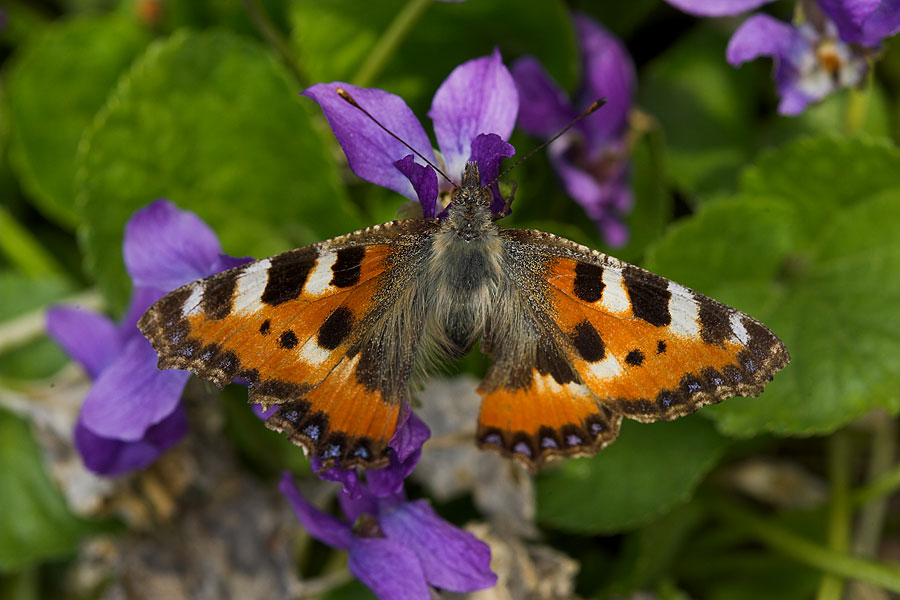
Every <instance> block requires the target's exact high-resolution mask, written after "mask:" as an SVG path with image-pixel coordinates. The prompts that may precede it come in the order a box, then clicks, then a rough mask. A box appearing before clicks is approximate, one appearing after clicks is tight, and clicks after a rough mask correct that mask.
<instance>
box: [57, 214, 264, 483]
mask: <svg viewBox="0 0 900 600" xmlns="http://www.w3.org/2000/svg"><path fill="white" fill-rule="evenodd" d="M123 254H124V258H125V266H126V268H127V270H128V273H129V275H130V276H131V279H132V281H133V283H134V292H133V294H132V298H131V302H130V304H129V306H128V310H127V311H126V314H125V316H124V318H123V319H122V321H121V322H120V323H119V324H118V325H116V324H114V323H113V322H112V321H110V320H109V319H107V318H106V317H105V316H103V315H99V314H96V313H94V312H91V311H87V310H81V309H78V308H73V307H54V308H51V309H50V310H49V311H48V313H47V332H48V333H49V335H50V336H51V337H52V338H53V339H54V340H56V342H57V343H58V344H59V345H60V346H62V348H63V349H64V350H65V351H66V353H67V354H68V355H69V356H71V357H72V358H73V359H74V360H75V361H76V362H78V363H79V364H81V366H82V367H83V368H84V370H85V371H86V372H87V374H88V375H89V376H90V377H91V379H93V380H94V383H93V385H92V386H91V389H90V391H89V392H88V394H87V396H86V397H85V399H84V404H82V406H81V412H80V414H79V417H78V422H77V423H76V425H75V434H74V436H75V447H76V448H77V450H78V452H79V454H80V455H81V458H82V460H83V461H84V464H85V466H86V467H87V468H88V469H90V470H91V471H94V472H95V473H98V474H101V475H107V476H114V475H120V474H123V473H125V472H128V471H131V470H134V469H140V468H143V467H146V466H148V465H150V464H151V463H153V462H154V461H155V460H156V459H157V458H158V457H159V456H160V455H161V454H162V453H163V452H165V451H166V450H167V449H168V448H170V447H171V446H172V445H173V444H175V442H177V441H178V440H179V439H181V438H182V437H183V436H184V435H185V433H187V419H186V417H185V414H184V410H183V409H182V407H181V406H180V403H179V400H180V398H181V392H182V390H183V389H184V385H185V383H186V382H187V379H188V377H189V374H188V373H187V372H186V371H176V370H166V371H160V370H158V369H157V368H156V362H157V356H156V352H154V351H153V348H152V347H151V346H150V342H149V341H147V339H146V338H144V336H143V335H141V332H140V331H139V330H138V328H137V321H138V319H139V318H140V316H141V315H142V314H143V313H144V311H145V310H146V309H147V308H148V307H149V306H150V305H151V304H152V303H153V302H155V301H156V300H158V299H159V298H160V297H162V296H163V295H164V294H166V293H167V292H169V291H171V290H173V289H175V288H177V287H179V286H181V285H183V284H185V283H188V282H190V281H193V280H195V279H199V278H201V277H206V276H208V275H212V274H213V273H217V272H219V271H223V270H225V269H230V268H232V267H235V266H237V265H240V264H243V263H245V262H247V261H248V260H249V259H235V258H231V257H229V256H225V255H223V254H221V248H220V246H219V241H218V239H217V238H216V235H215V233H214V232H213V231H212V229H210V228H209V226H208V225H206V224H205V223H204V222H203V221H201V220H200V218H198V217H197V216H196V215H195V214H193V213H190V212H186V211H182V210H179V209H178V208H176V207H175V205H173V204H172V203H171V202H168V201H166V200H157V201H156V202H154V203H153V204H151V205H149V206H147V207H146V208H143V209H141V210H139V211H137V212H136V213H135V214H134V216H132V217H131V219H130V220H129V221H128V224H127V225H126V226H125V239H124V243H123Z"/></svg>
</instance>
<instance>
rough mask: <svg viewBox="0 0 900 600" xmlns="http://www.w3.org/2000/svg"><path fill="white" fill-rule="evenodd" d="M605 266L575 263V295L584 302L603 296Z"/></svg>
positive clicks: (593, 300)
mask: <svg viewBox="0 0 900 600" xmlns="http://www.w3.org/2000/svg"><path fill="white" fill-rule="evenodd" d="M604 285H605V284H604V283H603V267H598V266H596V265H591V264H588V263H582V262H579V263H575V283H574V291H575V297H576V298H578V299H579V300H582V301H584V302H596V301H597V300H599V299H600V298H601V297H602V296H603V287H604Z"/></svg>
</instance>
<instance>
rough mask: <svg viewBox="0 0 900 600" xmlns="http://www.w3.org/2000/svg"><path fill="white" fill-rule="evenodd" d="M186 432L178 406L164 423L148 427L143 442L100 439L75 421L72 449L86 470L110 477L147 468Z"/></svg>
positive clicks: (186, 425) (182, 412)
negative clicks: (78, 455)
mask: <svg viewBox="0 0 900 600" xmlns="http://www.w3.org/2000/svg"><path fill="white" fill-rule="evenodd" d="M187 431H188V421H187V417H186V416H185V414H184V409H183V408H182V407H181V406H180V405H179V406H178V407H176V408H175V410H173V411H172V413H171V414H170V415H169V416H167V417H166V418H165V419H163V420H162V421H160V422H159V423H157V424H156V425H154V426H153V427H150V428H149V429H148V430H147V434H146V436H144V438H143V439H140V440H137V441H134V442H123V441H121V440H114V439H110V438H105V437H101V436H99V435H97V434H95V433H93V432H92V431H91V430H90V429H88V428H87V427H85V426H84V423H83V422H82V421H81V419H79V420H78V422H77V423H76V424H75V448H76V449H77V450H78V453H79V454H80V455H81V460H82V461H83V462H84V465H85V466H86V467H87V468H88V469H90V470H91V471H93V472H94V473H98V474H100V475H106V476H108V477H113V476H116V475H121V474H123V473H127V472H128V471H133V470H135V469H143V468H144V467H148V466H150V465H151V464H152V463H153V462H155V461H156V459H157V458H159V457H160V455H162V454H163V452H165V451H166V450H168V449H169V448H171V447H172V446H173V445H174V444H175V443H176V442H177V441H178V440H180V439H181V438H183V437H184V436H185V435H187Z"/></svg>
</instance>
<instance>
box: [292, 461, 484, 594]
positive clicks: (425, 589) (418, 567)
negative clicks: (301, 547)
mask: <svg viewBox="0 0 900 600" xmlns="http://www.w3.org/2000/svg"><path fill="white" fill-rule="evenodd" d="M279 487H280V489H281V491H282V493H283V494H284V495H285V496H287V498H288V500H289V501H290V503H291V505H292V506H293V508H294V512H295V513H296V514H297V518H299V519H300V522H301V523H302V524H303V526H304V527H305V528H306V530H307V531H309V533H310V535H312V536H313V537H314V538H316V539H317V540H319V541H321V542H323V543H325V544H327V545H329V546H331V547H332V548H338V549H340V550H346V551H347V553H348V555H349V561H348V566H349V567H350V572H351V573H353V575H355V576H356V577H357V578H358V579H359V580H360V581H362V582H363V583H364V584H366V585H367V586H368V587H369V588H371V589H372V591H373V592H375V595H376V596H377V597H378V598H380V599H381V600H428V599H429V598H431V597H432V596H431V591H430V589H429V586H431V587H435V588H440V589H444V590H450V591H454V592H467V591H471V590H478V589H483V588H487V587H490V586H493V585H494V584H495V583H496V582H497V576H496V575H494V573H493V572H492V571H491V569H490V560H491V551H490V548H489V547H488V546H487V544H485V543H484V542H481V541H480V540H478V539H477V538H476V537H475V536H473V535H472V534H471V533H468V532H466V531H463V530H460V529H457V528H456V527H454V526H453V525H451V524H450V523H448V522H447V521H444V520H443V519H441V518H440V517H439V516H438V515H437V513H435V512H434V509H433V508H431V505H429V504H428V502H426V501H425V500H416V501H413V502H407V501H406V500H405V498H404V495H403V493H402V492H400V493H397V494H393V495H391V496H388V497H378V496H375V495H374V494H371V493H368V490H367V489H366V488H365V486H363V494H362V495H361V496H359V497H357V498H353V497H352V496H351V495H350V494H348V493H347V492H345V491H341V492H340V494H339V496H338V501H339V503H340V505H341V510H342V511H343V513H344V515H345V517H346V520H341V519H338V518H337V517H334V516H332V515H329V514H327V513H324V512H322V511H320V510H318V509H317V508H315V507H314V506H313V505H311V504H310V503H309V502H307V501H306V499H305V498H304V497H303V496H302V495H301V494H300V491H299V490H298V489H297V487H296V485H295V484H294V481H293V479H292V478H291V476H290V474H289V473H285V474H284V475H283V476H282V478H281V483H280V485H279Z"/></svg>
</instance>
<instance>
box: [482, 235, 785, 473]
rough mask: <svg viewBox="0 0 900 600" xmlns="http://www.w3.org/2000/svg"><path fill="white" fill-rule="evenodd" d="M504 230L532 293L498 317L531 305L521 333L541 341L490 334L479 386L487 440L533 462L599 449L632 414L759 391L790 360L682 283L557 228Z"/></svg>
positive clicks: (755, 324) (729, 311) (655, 413)
mask: <svg viewBox="0 0 900 600" xmlns="http://www.w3.org/2000/svg"><path fill="white" fill-rule="evenodd" d="M501 235H502V236H503V239H504V241H505V247H506V253H507V255H508V256H510V257H513V259H512V260H509V261H508V262H509V264H508V270H509V273H510V275H511V277H512V278H513V280H514V281H515V284H516V287H517V288H519V289H522V290H524V292H523V294H522V301H521V305H520V306H518V307H515V306H514V308H508V307H506V308H503V309H502V312H501V313H499V315H498V317H497V318H498V319H500V320H505V321H507V322H508V321H510V320H511V317H508V316H505V313H506V312H508V311H510V310H515V311H517V312H521V313H523V314H524V315H525V316H524V317H520V318H519V320H518V324H516V325H515V326H514V327H513V329H517V333H516V334H515V335H516V336H517V337H519V338H522V339H526V340H527V339H529V337H531V338H532V339H534V340H535V341H534V343H532V344H531V345H530V346H529V345H528V344H526V345H524V346H523V345H519V346H515V345H510V344H509V343H507V342H506V341H505V340H503V339H502V337H500V336H502V334H501V333H499V331H500V329H501V328H496V330H497V331H495V332H494V333H493V334H491V332H490V331H489V332H488V333H489V335H488V336H486V342H487V343H486V347H487V349H488V351H489V352H490V353H491V354H492V356H493V357H494V360H495V365H494V367H492V369H491V370H490V371H489V373H488V375H487V377H486V379H485V382H484V384H483V385H482V389H481V390H480V391H481V393H482V395H483V397H484V400H483V404H482V409H481V416H480V418H479V431H478V440H479V443H480V445H482V446H485V447H490V448H494V449H496V450H498V451H500V452H502V453H504V454H507V455H510V456H512V457H514V458H517V459H519V460H520V461H522V462H523V463H525V464H526V465H527V466H529V467H530V468H532V469H534V468H537V467H539V466H540V465H541V464H542V463H543V462H545V461H546V460H547V459H549V458H551V457H554V456H572V455H587V454H593V453H595V452H597V451H598V450H600V449H601V448H602V447H603V446H605V445H606V444H608V443H609V442H611V441H612V440H613V439H615V437H616V435H617V433H618V426H619V422H620V420H621V418H622V417H628V418H631V419H636V420H639V421H644V422H650V421H656V420H670V419H674V418H676V417H679V416H682V415H685V414H688V413H690V412H693V411H695V410H697V409H698V408H699V407H701V406H703V405H706V404H711V403H715V402H720V401H722V400H724V399H725V398H729V397H731V396H739V395H740V396H757V395H759V394H760V393H762V391H763V388H764V387H765V385H766V383H767V382H768V381H770V380H771V379H772V376H773V375H774V373H775V372H777V371H778V370H780V369H781V368H782V367H784V366H785V365H786V364H787V362H788V361H789V360H790V357H789V355H788V353H787V351H786V349H785V348H784V345H783V344H782V342H781V340H779V339H778V337H777V336H776V335H775V334H774V333H772V332H771V331H770V330H769V329H768V328H767V327H766V326H765V325H763V324H762V323H760V322H759V321H756V320H755V319H753V318H751V317H749V316H748V315H745V314H743V313H741V312H739V311H737V310H735V309H733V308H730V307H728V306H725V305H723V304H721V303H719V302H717V301H715V300H712V299H711V298H707V297H706V296H703V295H701V294H699V293H697V292H694V291H692V290H690V289H688V288H686V287H684V286H681V285H679V284H677V283H675V282H673V281H669V280H667V279H665V278H663V277H660V276H658V275H654V274H653V273H650V272H648V271H645V270H643V269H640V268H638V267H635V266H633V265H629V264H627V263H623V262H622V261H620V260H618V259H615V258H613V257H611V256H608V255H606V254H602V253H600V252H597V251H594V250H591V249H589V248H587V247H584V246H581V245H579V244H575V243H574V242H571V241H569V240H565V239H563V238H559V237H557V236H554V235H552V234H548V233H543V232H539V231H532V230H503V231H502V232H501ZM513 304H514V305H515V303H513ZM528 331H532V332H534V333H532V334H529V333H527V332H528Z"/></svg>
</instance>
